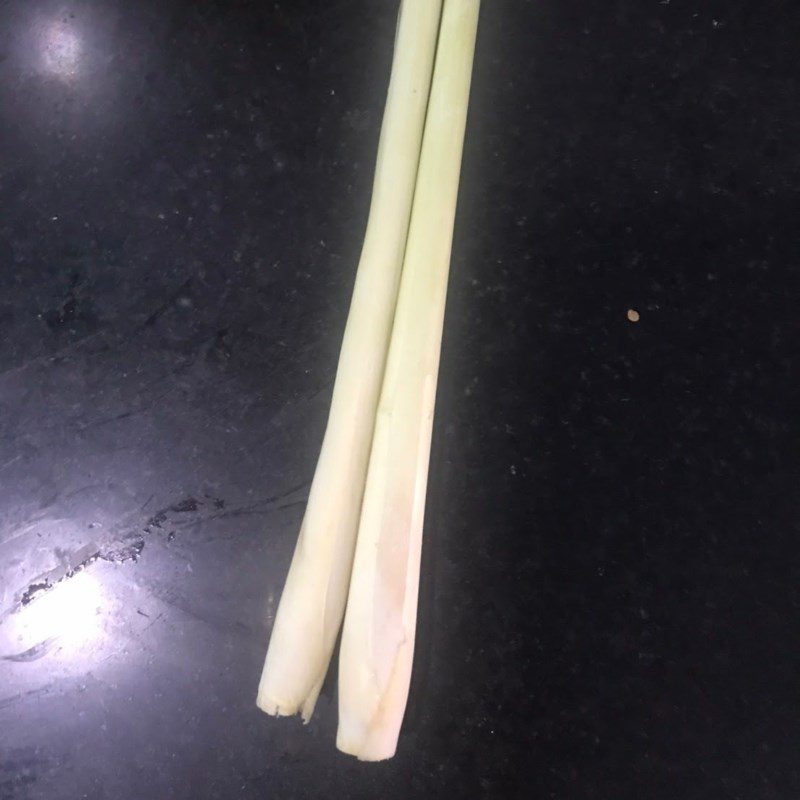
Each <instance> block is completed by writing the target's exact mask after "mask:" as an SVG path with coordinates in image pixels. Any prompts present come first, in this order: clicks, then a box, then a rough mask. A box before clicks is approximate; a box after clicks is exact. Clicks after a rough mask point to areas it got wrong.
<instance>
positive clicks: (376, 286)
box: [256, 0, 441, 721]
mask: <svg viewBox="0 0 800 800" xmlns="http://www.w3.org/2000/svg"><path fill="white" fill-rule="evenodd" d="M440 16H441V0H402V3H401V6H400V11H399V16H398V23H397V33H396V38H395V49H394V57H393V62H392V73H391V79H390V82H389V91H388V96H387V100H386V107H385V110H384V116H383V124H382V127H381V136H380V143H379V146H378V158H377V164H376V168H375V178H374V184H373V190H372V203H371V206H370V211H369V220H368V223H367V231H366V235H365V239H364V245H363V249H362V253H361V260H360V262H359V265H358V272H357V275H356V282H355V287H354V289H353V298H352V302H351V305H350V314H349V317H348V319H347V326H346V329H345V334H344V341H343V343H342V351H341V356H340V358H339V366H338V370H337V373H336V382H335V384H334V389H333V399H332V401H331V410H330V415H329V417H328V425H327V429H326V431H325V437H324V440H323V443H322V451H321V453H320V457H319V461H318V463H317V469H316V472H315V473H314V480H313V482H312V485H311V492H310V494H309V498H308V507H307V508H306V512H305V517H304V519H303V524H302V527H301V530H300V535H299V538H298V541H297V546H296V548H295V552H294V557H293V559H292V563H291V567H290V569H289V574H288V577H287V579H286V585H285V587H284V590H283V595H282V596H281V601H280V604H279V607H278V613H277V616H276V618H275V624H274V627H273V629H272V636H271V639H270V644H269V650H268V652H267V657H266V661H265V664H264V671H263V673H262V676H261V682H260V684H259V687H258V698H257V700H256V702H257V704H258V706H259V708H261V709H263V710H264V711H266V712H267V713H268V714H279V715H288V714H295V713H297V712H298V711H300V712H301V713H302V715H303V719H304V720H305V721H308V719H309V717H310V716H311V713H312V712H313V710H314V705H315V703H316V701H317V697H318V695H319V691H320V688H321V686H322V682H323V680H324V678H325V674H326V672H327V670H328V666H329V663H330V659H331V654H332V651H333V647H334V644H335V642H336V637H337V636H338V633H339V629H340V627H341V624H342V616H343V615H344V608H345V604H346V602H347V591H348V586H349V582H350V570H351V567H352V561H353V551H354V548H355V538H356V532H357V528H358V516H359V510H360V508H361V498H362V495H363V492H364V482H365V476H366V469H367V463H368V459H369V449H370V445H371V442H372V431H373V428H374V424H375V412H376V408H377V404H378V397H379V393H380V386H381V380H382V378H383V371H384V366H385V362H386V353H387V350H388V344H389V336H390V334H391V326H392V319H393V317H394V311H395V305H396V301H397V289H398V284H399V280H400V271H401V268H402V262H403V254H404V252H405V246H406V237H407V234H408V224H409V218H410V213H411V203H412V200H413V195H414V186H415V183H416V176H417V168H418V166H419V157H420V146H421V140H422V131H423V127H424V123H425V109H426V106H427V103H428V97H429V94H430V84H431V73H432V71H433V61H434V55H435V51H436V35H437V30H438V26H439V21H440Z"/></svg>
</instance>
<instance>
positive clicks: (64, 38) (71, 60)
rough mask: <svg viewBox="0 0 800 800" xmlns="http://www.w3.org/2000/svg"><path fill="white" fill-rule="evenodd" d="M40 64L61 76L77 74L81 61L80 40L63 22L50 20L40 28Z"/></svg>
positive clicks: (67, 76)
mask: <svg viewBox="0 0 800 800" xmlns="http://www.w3.org/2000/svg"><path fill="white" fill-rule="evenodd" d="M41 37H42V41H41V49H42V65H43V66H44V69H45V71H47V72H50V73H53V74H55V75H58V76H59V77H62V78H71V77H73V76H74V75H76V74H77V72H78V69H79V67H80V62H81V51H82V49H83V48H82V47H81V40H80V37H79V36H78V34H77V33H76V32H75V30H74V29H72V28H70V26H69V25H67V24H66V23H64V22H51V23H49V24H46V25H45V26H44V28H43V29H42V35H41Z"/></svg>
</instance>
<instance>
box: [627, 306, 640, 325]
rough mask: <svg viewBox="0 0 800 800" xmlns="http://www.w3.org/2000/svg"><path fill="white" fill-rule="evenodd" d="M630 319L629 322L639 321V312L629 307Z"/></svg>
mask: <svg viewBox="0 0 800 800" xmlns="http://www.w3.org/2000/svg"><path fill="white" fill-rule="evenodd" d="M628 321H629V322H638V321H639V312H638V311H636V310H635V309H633V308H629V309H628Z"/></svg>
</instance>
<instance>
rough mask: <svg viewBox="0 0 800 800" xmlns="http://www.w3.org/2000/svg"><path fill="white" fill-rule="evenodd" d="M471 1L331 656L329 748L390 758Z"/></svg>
mask: <svg viewBox="0 0 800 800" xmlns="http://www.w3.org/2000/svg"><path fill="white" fill-rule="evenodd" d="M478 10H479V0H445V2H444V11H443V16H442V24H441V31H440V34H439V44H438V49H437V53H436V65H435V68H434V74H433V84H432V87H431V97H430V102H429V105H428V114H427V120H426V123H425V134H424V137H423V142H422V155H421V158H420V166H419V175H418V176H417V187H416V190H415V195H414V206H413V210H412V214H411V224H410V227H409V232H408V242H407V245H406V255H405V260H404V264H403V274H402V277H401V283H400V292H399V296H398V301H397V310H396V313H395V320H394V326H393V329H392V337H391V342H390V345H389V355H388V360H387V364H386V373H385V375H384V380H383V386H382V390H381V397H380V402H379V406H378V415H377V419H376V423H375V433H374V435H373V442H372V452H371V454H370V462H369V469H368V472H367V483H366V488H365V491H364V500H363V504H362V509H361V520H360V524H359V531H358V541H357V544H356V554H355V560H354V563H353V574H352V576H351V580H350V595H349V598H348V603H347V612H346V614H345V622H344V629H343V633H342V646H341V653H340V657H339V730H338V736H337V746H338V747H339V749H340V750H343V751H344V752H346V753H350V754H352V755H355V756H358V757H359V758H360V759H362V760H368V761H378V760H381V759H385V758H391V756H392V755H394V752H395V750H396V747H397V739H398V736H399V733H400V727H401V724H402V720H403V715H404V713H405V707H406V701H407V698H408V688H409V683H410V679H411V666H412V660H413V654H414V635H415V630H416V616H417V595H418V588H419V566H420V549H421V544H422V524H423V514H424V510H425V492H426V487H427V478H428V461H429V456H430V444H431V430H432V425H433V410H434V400H435V395H436V380H437V376H438V371H439V354H440V349H441V340H442V325H443V321H444V308H445V296H446V292H447V277H448V272H449V266H450V251H451V245H452V238H453V222H454V218H455V209H456V199H457V194H458V181H459V175H460V171H461V153H462V149H463V141H464V128H465V124H466V115H467V104H468V101H469V87H470V78H471V73H472V61H473V55H474V50H475V37H476V31H477V24H478Z"/></svg>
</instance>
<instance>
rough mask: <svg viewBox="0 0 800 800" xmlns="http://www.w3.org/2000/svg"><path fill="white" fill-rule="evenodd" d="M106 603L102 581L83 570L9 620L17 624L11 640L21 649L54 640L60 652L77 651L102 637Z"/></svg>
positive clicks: (64, 653)
mask: <svg viewBox="0 0 800 800" xmlns="http://www.w3.org/2000/svg"><path fill="white" fill-rule="evenodd" d="M102 605H103V587H102V584H101V583H100V582H99V581H98V580H97V579H96V578H95V577H93V576H92V575H90V574H88V573H87V572H79V573H78V574H77V575H73V576H72V577H71V578H66V579H65V580H63V581H62V582H61V583H57V584H56V585H55V586H54V587H53V588H52V589H50V591H48V592H46V593H45V594H43V595H41V596H39V597H37V598H36V599H35V600H33V601H32V602H31V603H30V605H27V606H24V607H23V608H21V609H20V610H19V611H17V612H16V613H15V614H14V615H13V616H12V617H11V618H10V619H9V620H8V623H11V624H12V627H13V631H11V632H10V633H11V642H10V643H9V644H11V645H12V646H13V648H14V649H15V651H16V652H17V653H20V652H24V651H26V650H28V649H30V648H32V647H35V646H36V645H40V644H41V643H42V642H45V641H53V643H54V649H58V651H59V653H60V654H62V655H72V654H75V653H77V652H78V651H80V650H81V649H82V648H84V647H86V646H87V645H89V644H92V643H95V642H96V641H97V640H99V639H100V638H101V636H102V634H103V626H102V618H101V615H100V610H101V606H102ZM8 623H7V624H8Z"/></svg>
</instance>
